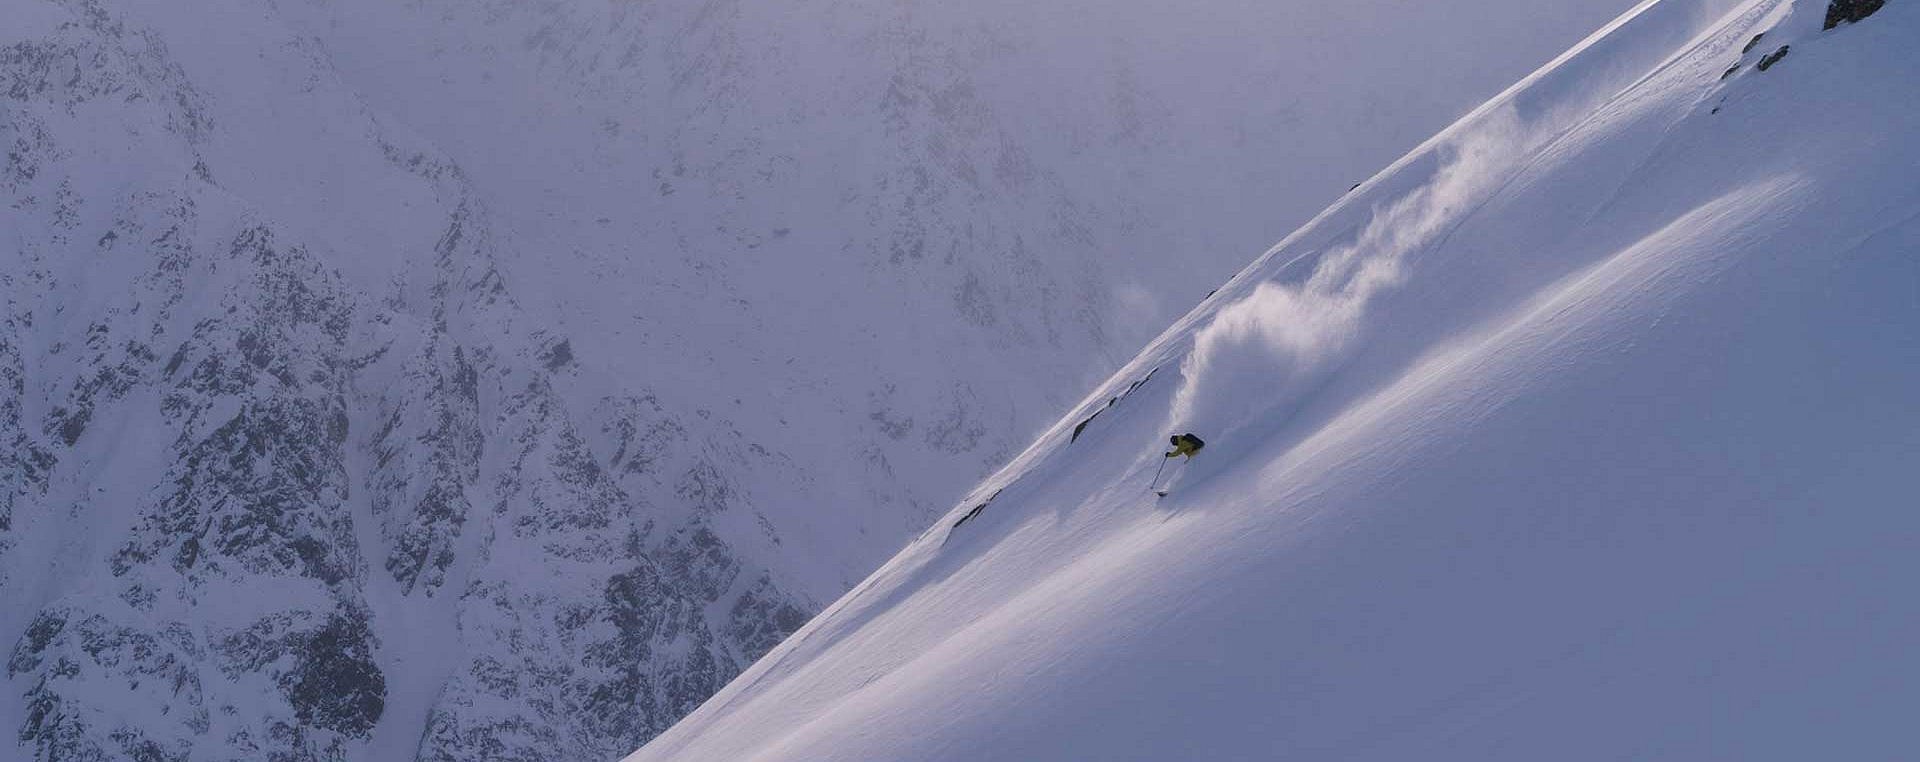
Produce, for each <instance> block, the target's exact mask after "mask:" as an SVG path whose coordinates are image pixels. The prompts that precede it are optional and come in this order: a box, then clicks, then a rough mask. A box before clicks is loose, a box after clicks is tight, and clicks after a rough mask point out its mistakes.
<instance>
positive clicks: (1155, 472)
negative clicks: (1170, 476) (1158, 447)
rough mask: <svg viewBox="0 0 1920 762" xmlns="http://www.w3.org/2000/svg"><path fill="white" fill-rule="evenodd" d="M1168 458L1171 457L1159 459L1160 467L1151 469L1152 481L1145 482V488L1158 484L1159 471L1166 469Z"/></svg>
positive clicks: (1151, 487)
mask: <svg viewBox="0 0 1920 762" xmlns="http://www.w3.org/2000/svg"><path fill="white" fill-rule="evenodd" d="M1168 460H1171V459H1170V458H1161V459H1160V467H1159V468H1156V469H1154V470H1153V481H1150V482H1147V489H1153V488H1154V487H1155V486H1157V485H1159V484H1160V472H1161V471H1165V470H1167V461H1168Z"/></svg>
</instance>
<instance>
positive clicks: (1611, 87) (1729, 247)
mask: <svg viewBox="0 0 1920 762" xmlns="http://www.w3.org/2000/svg"><path fill="white" fill-rule="evenodd" d="M1826 10H1827V4H1826V2H1825V0H1818V1H1817V2H1816V1H1814V0H1797V1H1796V0H1753V1H1752V2H1739V3H1736V2H1723V1H1720V0H1654V1H1653V2H1649V3H1647V4H1645V5H1642V6H1641V7H1639V8H1637V9H1635V10H1634V11H1633V12H1631V13H1629V14H1628V15H1627V16H1626V17H1624V18H1623V19H1621V20H1620V21H1619V22H1617V23H1616V24H1615V25H1613V26H1612V27H1610V28H1609V29H1607V30H1604V31H1603V33H1601V34H1599V35H1596V37H1594V38H1593V39H1591V40H1589V41H1588V42H1587V43H1585V44H1583V45H1582V46H1581V47H1580V48H1578V49H1576V50H1575V51H1574V52H1572V53H1571V54H1569V55H1568V56H1566V57H1564V58H1563V59H1561V60H1560V61H1558V62H1556V63H1555V64H1553V65H1551V66H1549V67H1547V68H1546V69H1543V70H1542V71H1541V72H1539V73H1537V74H1536V75H1534V76H1533V77H1531V78H1529V79H1528V80H1527V81H1525V82H1523V83H1521V84H1520V85H1518V86H1516V87H1515V88H1514V89H1513V90H1511V91H1509V92H1508V93H1507V94H1506V95H1504V96H1502V97H1500V98H1498V99H1496V100H1494V101H1493V102H1491V103H1489V104H1488V105H1487V106H1486V107H1484V108H1483V109H1481V110H1479V111H1477V112H1476V113H1475V114H1473V115H1472V116H1470V117H1469V118H1467V119H1465V120H1463V121H1462V122H1461V123H1460V124H1458V125H1456V126H1455V127H1453V128H1451V129H1449V130H1448V131H1446V132H1445V133H1443V134H1441V135H1440V136H1439V137H1438V138H1436V139H1435V140H1434V141H1433V142H1431V143H1430V144H1429V145H1428V146H1426V147H1425V148H1423V149H1422V150H1419V151H1416V152H1415V153H1413V154H1412V155H1410V156H1408V157H1407V158H1406V159H1404V160H1403V161H1401V162H1399V163H1398V164H1396V165H1395V166H1393V167H1392V168H1390V169H1389V170H1388V171H1387V172H1385V173H1383V174H1381V175H1380V176H1378V177H1377V178H1375V179H1374V180H1373V181H1372V182H1370V183H1369V184H1368V185H1367V187H1366V188H1365V189H1364V190H1363V191H1362V192H1359V193H1356V194H1355V195H1354V196H1352V197H1351V198H1349V199H1347V200H1345V201H1343V202H1341V203H1340V204H1337V205H1335V206H1334V207H1333V208H1332V209H1330V210H1328V211H1327V212H1326V213H1324V214H1323V215H1321V216H1320V217H1319V218H1318V219H1316V220H1315V221H1314V222H1312V223H1311V224H1309V225H1307V226H1306V227H1304V228H1302V229H1301V230H1300V231H1299V232H1297V233H1295V234H1294V235H1292V236H1290V237H1289V238H1288V239H1287V240H1286V241H1284V242H1283V243H1281V244H1280V245H1279V246H1278V247H1276V248H1275V249H1274V250H1273V251H1271V252H1269V253H1268V254H1267V255H1266V256H1265V257H1264V258H1262V259H1261V260H1260V261H1259V262H1256V263H1255V264H1254V265H1253V266H1251V267H1250V268H1248V269H1247V270H1246V271H1245V272H1243V273H1242V274H1241V275H1240V276H1239V277H1238V278H1237V279H1235V280H1234V281H1233V283H1232V284H1231V285H1230V286H1229V287H1228V288H1226V289H1223V291H1222V292H1221V293H1220V294H1219V295H1217V296H1215V297H1214V298H1213V299H1211V300H1210V301H1209V302H1208V303H1207V304H1206V305H1204V306H1203V307H1201V308H1200V309H1198V310H1196V311H1195V312H1194V313H1193V314H1191V315H1189V316H1188V317H1187V318H1185V319H1183V320H1181V321H1180V322H1179V323H1177V324H1175V326H1174V327H1173V328H1172V329H1171V330H1169V331H1168V332H1167V333H1166V334H1165V335H1163V336H1162V337H1161V338H1160V339H1159V340H1158V341H1156V342H1155V343H1154V344H1153V345H1151V346H1150V347H1149V348H1148V349H1147V350H1146V351H1145V352H1144V353H1143V354H1142V355H1141V356H1140V357H1139V358H1138V359H1137V360H1135V361H1134V362H1133V363H1131V364H1130V365H1128V366H1127V367H1126V368H1125V369H1124V370H1122V371H1121V372H1120V373H1119V374H1118V375H1116V376H1115V377H1114V378H1113V379H1112V380H1111V381H1110V382H1108V383H1107V384H1105V385H1104V386H1102V387H1101V388H1099V389H1098V390H1096V391H1095V393H1094V394H1092V395H1090V396H1089V397H1088V399H1087V400H1086V402H1085V403H1083V404H1082V405H1081V406H1080V407H1079V409H1077V410H1076V411H1075V412H1074V413H1073V414H1072V415H1070V416H1068V417H1067V418H1065V419H1063V420H1062V421H1061V422H1060V423H1059V424H1057V425H1056V426H1055V427H1054V428H1053V429H1052V430H1050V431H1049V432H1048V433H1047V434H1045V435H1044V436H1042V437H1041V438H1040V439H1039V441H1038V442H1037V443H1036V444H1035V445H1034V446H1033V447H1032V448H1031V449H1029V450H1027V451H1026V452H1025V453H1024V454H1023V455H1022V456H1020V457H1019V458H1018V459H1017V460H1016V461H1015V462H1014V463H1013V464H1012V465H1010V466H1009V467H1008V468H1006V469H1005V470H1003V471H1002V472H1001V473H1000V474H998V475H996V476H994V477H992V478H991V479H989V480H987V481H986V482H985V483H984V484H983V485H982V486H981V487H980V489H979V490H978V492H977V493H976V495H975V496H974V497H973V498H972V499H970V500H968V501H966V502H963V503H962V504H961V505H960V506H958V507H957V508H956V509H955V510H954V512H953V513H952V514H950V515H949V516H948V517H947V518H946V519H945V520H943V521H942V522H941V523H940V524H938V525H936V526H935V527H934V528H933V529H931V530H929V531H928V532H927V533H926V534H925V535H923V536H922V537H921V538H920V539H919V540H918V541H916V542H915V543H913V544H912V545H910V546H909V547H908V548H907V549H906V550H905V551H903V552H902V553H901V554H900V555H899V556H897V557H896V558H895V559H894V560H893V561H892V562H890V563H889V564H888V565H887V566H885V567H883V568H882V570H881V571H879V572H878V573H876V574H875V575H874V576H873V577H871V578H870V579H868V580H867V581H866V582H864V583H862V584H861V585H860V586H859V587H858V588H856V589H855V590H854V591H853V592H851V593H849V594H848V595H847V596H845V597H844V598H842V599H841V600H840V601H839V602H838V603H836V604H834V605H833V606H831V607H830V608H829V609H828V611H826V612H825V613H823V614H822V615H821V616H820V617H818V618H816V619H815V620H814V621H812V622H811V623H809V624H808V625H807V626H806V627H805V628H803V629H802V630H801V631H800V632H798V633H796V634H795V635H794V636H793V637H792V638H790V639H789V640H787V641H786V642H785V643H783V644H782V645H781V646H779V647H778V648H776V649H775V650H774V651H772V652H771V653H770V654H769V655H768V656H766V657H765V658H763V659H762V660H761V661H759V662H758V663H756V664H755V665H754V666H753V667H752V668H751V669H749V670H748V671H747V672H746V673H744V674H742V675H741V676H740V677H739V678H737V679H736V680H735V681H734V682H733V683H731V684H730V685H729V686H728V687H727V688H726V689H724V690H723V691H721V692H720V693H719V694H717V695H716V696H715V697H714V698H713V699H711V700H709V701H708V702H707V703H706V704H705V705H703V706H702V707H701V708H700V709H699V710H697V711H696V712H695V713H694V714H692V715H690V716H689V717H688V718H687V719H685V720H683V721H682V722H681V723H679V724H678V725H676V726H675V727H674V728H673V729H671V730H670V731H668V732H667V733H666V734H664V735H662V736H661V737H660V738H658V739H656V740H655V741H654V742H652V743H651V744H649V745H648V746H646V747H644V748H643V749H641V750H640V751H639V752H637V753H636V754H635V755H633V756H632V757H630V758H629V762H649V761H651V760H762V761H765V760H788V759H791V760H812V759H844V760H856V759H857V760H882V759H884V760H937V759H954V760H960V759H967V760H972V759H1143V760H1145V759H1222V760H1224V759H1248V760H1252V759H1294V758H1299V759H1409V758H1420V759H1432V758H1447V759H1489V758H1498V759H1620V758H1655V759H1807V758H1828V757H1840V758H1848V759H1887V758H1896V757H1899V756H1901V755H1903V754H1905V753H1906V751H1907V750H1908V749H1909V748H1910V741H1911V737H1910V729H1909V724H1910V723H1909V719H1908V717H1907V715H1908V714H1909V711H1908V707H1912V706H1914V705H1916V704H1917V703H1920V657H1916V655H1915V654H1914V652H1913V650H1912V648H1911V644H1912V643H1914V642H1915V641H1916V639H1920V600H1917V599H1915V597H1914V596H1912V595H1911V590H1910V588H1911V581H1912V580H1913V579H1916V578H1920V560H1916V559H1920V553H1917V552H1916V551H1920V514H1916V513H1915V511H1914V510H1913V506H1914V504H1915V503H1914V497H1913V495H1914V487H1915V482H1914V477H1913V464H1914V463H1915V462H1916V459H1917V458H1920V391H1916V390H1920V255H1917V254H1916V252H1920V184H1916V183H1915V182H1914V178H1915V177H1916V176H1917V175H1916V171H1920V91H1916V90H1915V89H1914V88H1913V87H1912V86H1911V83H1913V82H1915V81H1920V59H1917V58H1916V57H1915V56H1914V55H1913V54H1912V46H1913V41H1914V40H1916V39H1920V5H1916V4H1914V3H1910V2H1894V3H1889V4H1887V5H1886V6H1885V8H1884V9H1882V10H1880V11H1879V12H1878V13H1877V14H1875V15H1873V16H1871V17H1869V18H1866V19H1865V20H1862V21H1859V22H1858V23H1855V24H1850V25H1843V26H1840V27H1839V28H1837V29H1833V30H1828V31H1823V30H1822V29H1821V26H1822V23H1821V22H1822V19H1823V17H1824V16H1825V14H1826ZM1762 32H1764V33H1765V36H1764V37H1763V38H1762V39H1761V40H1760V41H1759V42H1758V43H1757V44H1755V43H1751V42H1750V40H1753V38H1754V37H1755V35H1756V34H1759V33H1762ZM1743 48H1747V49H1748V50H1746V51H1745V52H1743ZM1782 50H1784V51H1787V52H1786V54H1785V55H1784V57H1782V56H1780V55H1777V51H1782ZM1768 59H1771V60H1770V61H1769V66H1768V68H1767V69H1766V70H1764V71H1761V70H1759V69H1758V67H1757V65H1758V64H1759V63H1760V62H1761V61H1762V60H1768ZM1096 414H1097V415H1096ZM1089 418H1091V420H1090V421H1089ZM1083 422H1084V425H1083ZM1076 429H1077V430H1078V431H1076ZM1169 430H1172V431H1182V430H1192V431H1195V432H1197V433H1199V434H1200V435H1201V436H1202V437H1204V438H1206V439H1207V440H1208V443H1209V444H1208V446H1207V449H1206V450H1205V451H1203V452H1202V454H1201V455H1200V457H1199V458H1198V459H1196V460H1194V461H1193V462H1192V464H1191V466H1187V467H1184V469H1182V468H1181V467H1178V466H1176V467H1174V470H1175V474H1174V476H1173V477H1172V481H1173V484H1174V486H1173V492H1172V494H1171V495H1170V496H1169V497H1167V498H1165V499H1162V500H1159V501H1156V500H1154V499H1153V497H1152V496H1151V495H1149V494H1148V493H1147V492H1146V486H1147V483H1148V480H1149V479H1150V478H1151V477H1152V475H1153V474H1154V470H1155V468H1156V466H1157V465H1159V462H1160V461H1161V457H1160V455H1159V453H1160V451H1161V450H1162V449H1163V448H1164V444H1163V443H1164V442H1165V437H1166V433H1167V432H1168V431H1169ZM1076 434H1077V437H1076ZM981 504H984V505H985V507H984V508H983V509H982V508H978V507H977V506H979V505H981ZM956 524H957V526H956Z"/></svg>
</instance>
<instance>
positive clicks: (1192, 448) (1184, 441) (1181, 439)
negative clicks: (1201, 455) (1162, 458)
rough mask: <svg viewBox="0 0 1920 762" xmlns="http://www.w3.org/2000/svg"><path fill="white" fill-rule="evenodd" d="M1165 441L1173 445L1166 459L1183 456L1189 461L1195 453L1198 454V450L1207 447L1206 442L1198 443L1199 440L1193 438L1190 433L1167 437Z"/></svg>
mask: <svg viewBox="0 0 1920 762" xmlns="http://www.w3.org/2000/svg"><path fill="white" fill-rule="evenodd" d="M1167 441H1168V442H1171V443H1173V449H1171V450H1168V451H1167V457H1169V458H1171V457H1173V456H1175V455H1185V456H1187V458H1188V459H1189V460H1191V459H1192V458H1193V456H1194V454H1195V453H1198V452H1200V448H1202V447H1206V446H1207V443H1206V442H1202V441H1200V438H1199V437H1196V436H1194V435H1193V433H1192V432H1188V433H1185V434H1175V435H1173V436H1170V437H1167Z"/></svg>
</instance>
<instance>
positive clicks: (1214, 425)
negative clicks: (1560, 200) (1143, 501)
mask: <svg viewBox="0 0 1920 762" xmlns="http://www.w3.org/2000/svg"><path fill="white" fill-rule="evenodd" d="M1547 134H1552V133H1551V131H1549V130H1544V129H1538V128H1535V129H1527V128H1526V127H1525V126H1524V125H1523V124H1522V123H1521V120H1520V118H1519V117H1518V115H1516V114H1515V113H1514V112H1513V110H1512V109H1511V108H1506V109H1502V110H1499V111H1494V112H1491V113H1488V114H1486V115H1485V117H1484V118H1483V119H1482V121H1481V122H1480V123H1479V124H1478V125H1476V126H1475V128H1473V129H1470V130H1467V131H1465V132H1464V134H1461V135H1459V136H1458V137H1457V138H1456V139H1455V140H1454V141H1453V142H1451V143H1450V144H1447V145H1443V146H1441V147H1440V148H1439V151H1438V155H1439V156H1441V157H1442V160H1441V163H1440V167H1439V169H1438V170H1437V171H1435V173H1434V176H1433V178H1432V179H1431V180H1430V181H1428V182H1427V183H1426V184H1425V185H1423V186H1420V187H1419V188H1416V189H1415V190H1413V191H1412V192H1410V193H1408V194H1407V195H1405V196H1402V197H1401V198H1399V199H1397V200H1395V201H1393V202H1391V203H1388V204H1385V205H1383V206H1379V207H1376V208H1375V209H1374V211H1373V217H1372V219H1370V220H1369V221H1368V222H1367V224H1366V225H1365V226H1364V227H1363V228H1362V229H1361V230H1360V231H1359V232H1358V233H1357V234H1356V235H1355V236H1354V238H1353V239H1352V240H1350V241H1347V242H1345V243H1342V244H1338V245H1336V246H1335V248H1333V249H1331V250H1329V251H1327V252H1326V253H1325V254H1323V255H1322V256H1321V257H1320V258H1319V259H1318V260H1317V262H1316V263H1315V264H1314V265H1313V271H1312V273H1311V274H1310V275H1308V276H1307V277H1306V278H1305V279H1304V280H1298V281H1293V282H1279V281H1268V282H1265V283H1261V284H1259V285H1258V286H1257V287H1255V288H1254V290H1253V293H1251V294H1249V295H1248V296H1247V297H1246V298H1245V299H1242V300H1240V301H1239V302H1237V303H1235V304H1232V305H1228V306H1226V307H1224V308H1222V309H1221V310H1220V312H1219V314H1218V315H1217V316H1215V318H1214V320H1213V322H1212V323H1211V324H1209V325H1208V326H1207V327H1206V328H1204V329H1202V330H1201V331H1200V332H1199V333H1198V335H1196V336H1195V337H1194V348H1193V351H1192V352H1190V353H1189V354H1188V355H1187V357H1186V359H1185V360H1184V361H1183V362H1182V363H1181V368H1180V370H1181V376H1182V377H1183V378H1184V379H1185V381H1184V386H1182V387H1181V389H1180V392H1179V394H1178V396H1176V397H1175V399H1174V403H1173V425H1172V427H1171V428H1172V430H1174V431H1193V432H1195V433H1197V434H1199V435H1200V436H1201V437H1203V438H1206V437H1209V436H1210V435H1217V436H1230V435H1231V434H1232V433H1233V432H1234V431H1235V430H1238V429H1240V428H1241V427H1243V426H1245V425H1247V424H1248V423H1251V422H1254V421H1260V420H1265V419H1269V418H1273V417H1279V416H1286V415H1291V414H1292V412H1293V411H1294V410H1296V409H1297V408H1298V407H1299V405H1300V404H1302V403H1303V402H1304V401H1305V399H1306V398H1307V397H1308V396H1309V395H1310V394H1311V392H1312V390H1313V389H1314V388H1315V387H1316V386H1318V384H1319V383H1320V382H1321V381H1323V380H1324V379H1325V377H1326V376H1327V375H1328V374H1329V373H1330V372H1331V371H1332V370H1333V369H1334V368H1335V367H1337V366H1338V365H1339V364H1340V360H1341V359H1342V358H1344V357H1345V356H1346V355H1347V353H1348V351H1349V349H1350V348H1352V347H1354V346H1356V345H1357V344H1358V343H1359V337H1360V335H1361V334H1362V333H1364V331H1365V330H1366V326H1367V323H1368V320H1367V311H1368V306H1369V304H1371V303H1372V302H1373V300H1374V298H1375V297H1377V296H1379V295H1381V294H1383V293H1385V292H1387V291H1388V290H1390V289H1392V288H1394V287H1396V286H1398V285H1399V284H1400V282H1401V280H1402V278H1403V277H1404V275H1405V273H1404V269H1405V268H1404V264H1405V262H1406V259H1407V257H1409V256H1410V255H1412V254H1414V253H1415V252H1418V251H1420V250H1421V249H1423V248H1426V247H1428V246H1431V245H1433V244H1435V243H1437V242H1439V241H1441V240H1442V239H1443V238H1444V237H1445V235H1446V233H1447V231H1449V230H1451V229H1452V228H1453V227H1454V226H1455V225H1456V224H1458V222H1459V221H1460V220H1461V219H1462V217H1463V216H1464V215H1465V214H1467V213H1468V212H1469V211H1470V210H1471V208H1472V207H1474V206H1476V205H1478V204H1479V203H1481V202H1482V201H1484V200H1485V199H1486V198H1487V197H1488V195H1489V194H1491V193H1492V192H1493V191H1494V190H1495V189H1496V188H1498V187H1499V185H1500V184H1501V183H1502V182H1504V181H1505V179H1506V178H1507V177H1509V176H1510V175H1511V173H1512V171H1513V170H1514V168H1515V166H1516V163H1517V162H1518V160H1519V158H1520V157H1522V156H1525V155H1527V154H1528V153H1529V150H1528V149H1529V147H1530V146H1532V145H1533V144H1534V143H1535V142H1536V141H1535V140H1533V139H1531V138H1532V137H1534V136H1539V135H1547ZM1274 423H1278V421H1275V422H1274Z"/></svg>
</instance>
